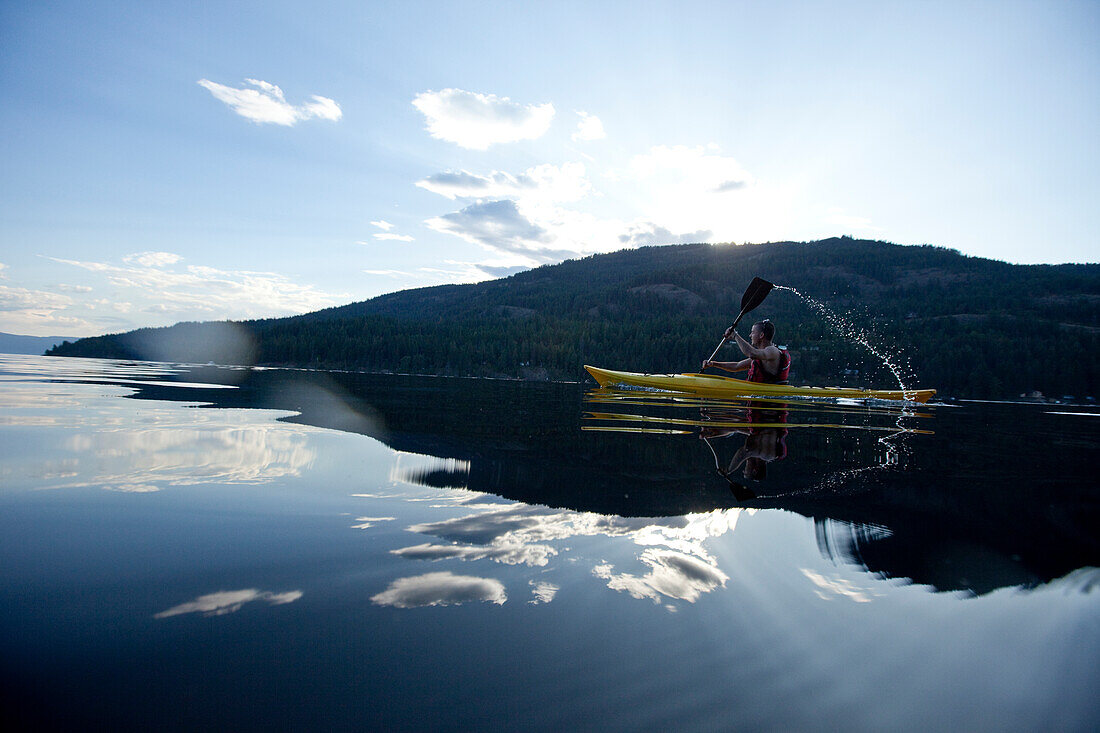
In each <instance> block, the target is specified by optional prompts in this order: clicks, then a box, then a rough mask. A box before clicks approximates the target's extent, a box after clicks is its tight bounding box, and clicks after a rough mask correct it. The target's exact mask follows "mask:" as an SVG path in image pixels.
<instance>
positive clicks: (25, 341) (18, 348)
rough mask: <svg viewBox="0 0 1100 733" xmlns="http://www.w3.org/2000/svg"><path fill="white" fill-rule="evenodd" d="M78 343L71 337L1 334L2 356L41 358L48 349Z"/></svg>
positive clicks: (0, 350) (0, 347)
mask: <svg viewBox="0 0 1100 733" xmlns="http://www.w3.org/2000/svg"><path fill="white" fill-rule="evenodd" d="M66 340H68V341H76V337H74V336H69V337H68V339H66V338H65V337H64V336H20V335H18V334H14V333H0V354H34V355H37V356H41V355H42V354H43V353H45V352H46V350H47V349H51V348H53V347H54V346H57V345H58V344H60V343H62V342H63V341H66Z"/></svg>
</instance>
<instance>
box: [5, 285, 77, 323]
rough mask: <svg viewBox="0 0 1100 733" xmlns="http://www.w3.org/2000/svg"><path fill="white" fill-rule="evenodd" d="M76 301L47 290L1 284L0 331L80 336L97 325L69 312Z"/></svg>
mask: <svg viewBox="0 0 1100 733" xmlns="http://www.w3.org/2000/svg"><path fill="white" fill-rule="evenodd" d="M73 303H74V300H73V299H72V298H71V297H69V296H68V295H62V294H60V293H52V292H49V291H46V290H28V289H27V288H13V287H9V286H7V285H0V331H5V332H8V333H19V334H26V335H29V336H55V335H58V334H61V335H64V336H78V335H82V334H86V333H89V332H90V331H92V330H93V328H94V326H93V325H92V324H91V323H89V322H88V321H87V320H85V319H83V318H77V317H75V316H72V315H67V314H66V313H65V311H67V310H68V309H70V308H71V307H72V305H73Z"/></svg>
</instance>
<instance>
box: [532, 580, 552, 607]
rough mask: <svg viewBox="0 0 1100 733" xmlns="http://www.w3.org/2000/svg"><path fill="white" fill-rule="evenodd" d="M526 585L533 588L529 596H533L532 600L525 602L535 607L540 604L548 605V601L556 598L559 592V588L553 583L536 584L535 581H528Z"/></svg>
mask: <svg viewBox="0 0 1100 733" xmlns="http://www.w3.org/2000/svg"><path fill="white" fill-rule="evenodd" d="M528 584H529V585H532V586H534V588H533V589H532V590H531V595H533V596H534V598H532V599H531V600H529V601H527V602H528V603H530V604H532V605H535V606H537V605H539V604H540V603H549V602H550V601H552V600H554V596H556V595H557V594H558V591H559V590H560V588H559V587H558V586H556V585H554V584H553V583H546V582H541V583H536V582H535V581H533V580H531V581H528Z"/></svg>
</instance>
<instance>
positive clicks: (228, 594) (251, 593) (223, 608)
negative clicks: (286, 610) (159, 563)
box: [153, 588, 302, 618]
mask: <svg viewBox="0 0 1100 733" xmlns="http://www.w3.org/2000/svg"><path fill="white" fill-rule="evenodd" d="M301 597H302V591H300V590H293V591H290V592H288V593H272V592H271V591H261V590H257V589H255V588H246V589H244V590H223V591H218V592H217V593H210V594H209V595H205V596H199V597H198V598H196V599H195V600H193V601H189V602H188V603H182V604H180V605H178V606H174V607H173V608H169V609H168V610H167V611H161V612H160V613H158V614H156V615H154V616H153V618H169V617H170V616H179V615H181V614H184V613H201V614H202V615H203V616H224V615H225V614H227V613H233V612H235V611H239V610H240V609H241V606H243V605H244V604H246V603H251V602H253V601H267V602H268V603H270V604H271V605H272V606H281V605H284V604H286V603H293V602H294V601H296V600H298V599H299V598H301Z"/></svg>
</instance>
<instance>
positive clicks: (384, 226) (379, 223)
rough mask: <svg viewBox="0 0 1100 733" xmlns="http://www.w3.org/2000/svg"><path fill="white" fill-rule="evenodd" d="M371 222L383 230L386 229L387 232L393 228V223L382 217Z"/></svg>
mask: <svg viewBox="0 0 1100 733" xmlns="http://www.w3.org/2000/svg"><path fill="white" fill-rule="evenodd" d="M371 224H372V225H374V226H376V227H378V228H379V229H381V230H383V231H386V232H388V231H389V230H391V229H393V224H390V223H389V222H388V221H386V220H384V219H382V220H380V221H372V222H371Z"/></svg>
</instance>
